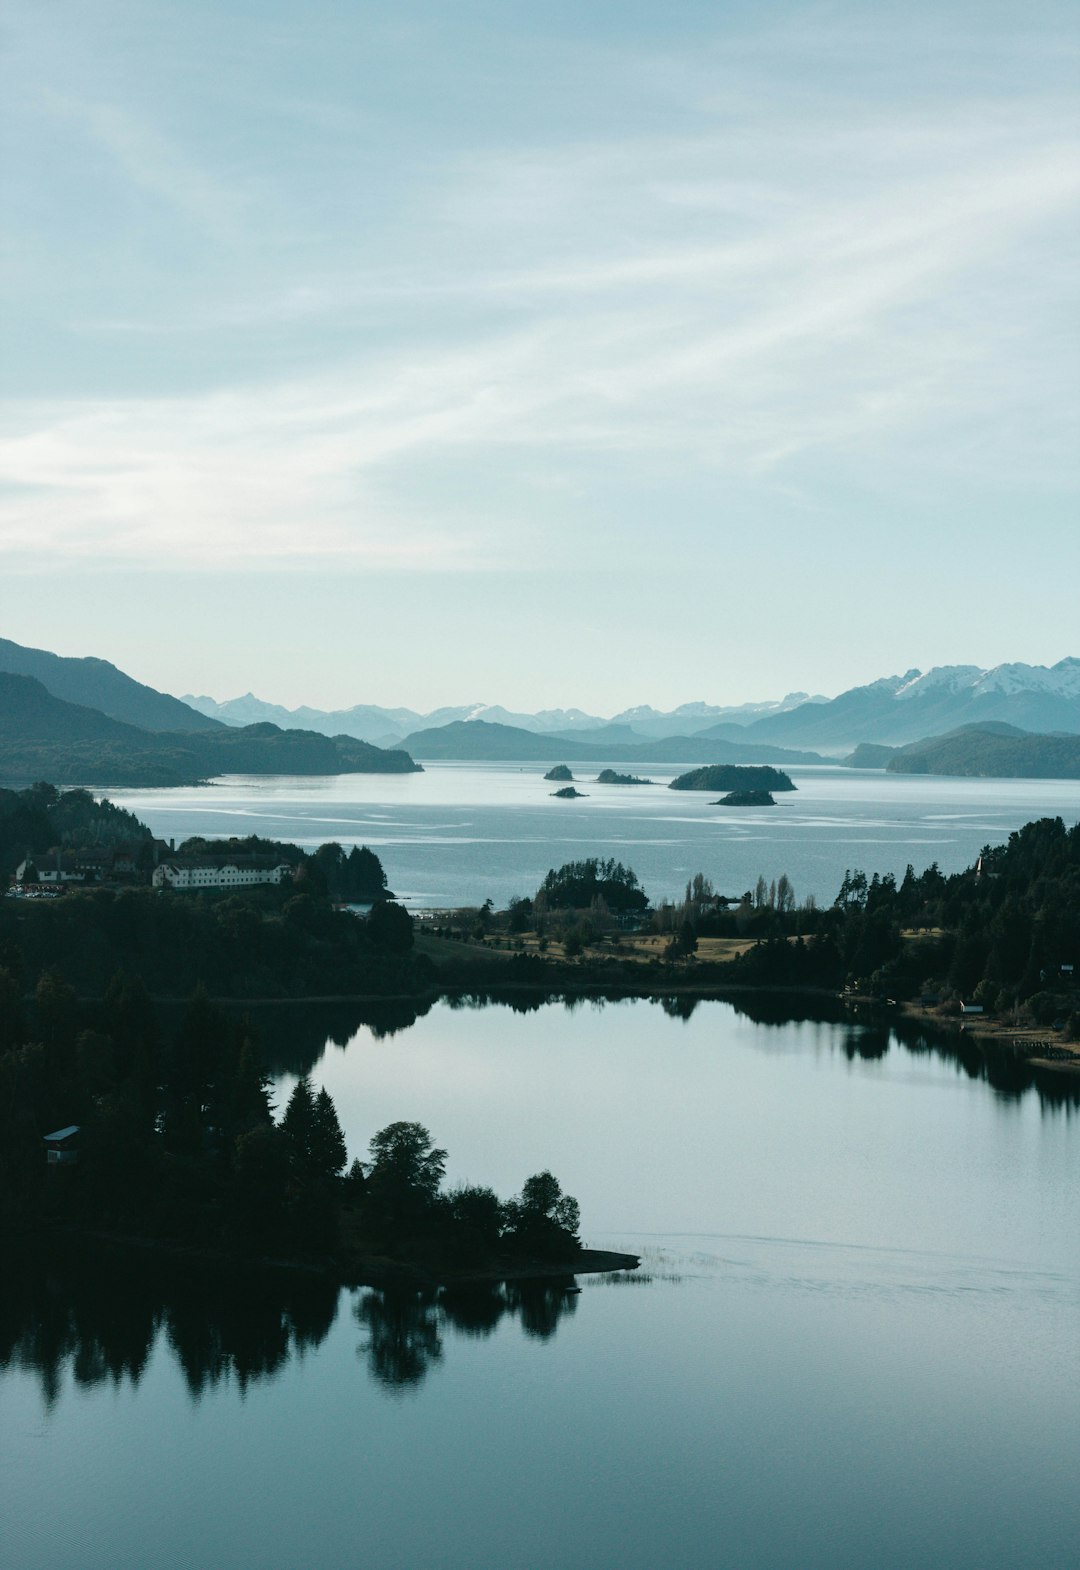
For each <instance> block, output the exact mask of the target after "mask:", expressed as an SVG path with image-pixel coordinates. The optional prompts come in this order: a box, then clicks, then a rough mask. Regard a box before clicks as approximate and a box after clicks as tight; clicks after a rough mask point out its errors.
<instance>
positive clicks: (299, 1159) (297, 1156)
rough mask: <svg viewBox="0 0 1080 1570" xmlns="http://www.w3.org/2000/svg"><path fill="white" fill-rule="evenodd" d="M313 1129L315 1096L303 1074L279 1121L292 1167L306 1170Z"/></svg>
mask: <svg viewBox="0 0 1080 1570" xmlns="http://www.w3.org/2000/svg"><path fill="white" fill-rule="evenodd" d="M314 1129H315V1094H314V1092H313V1090H312V1088H311V1080H310V1079H309V1078H308V1076H307V1075H306V1074H305V1075H304V1077H303V1079H298V1080H297V1082H296V1084H295V1085H294V1087H293V1093H292V1095H291V1096H290V1097H289V1104H288V1106H287V1107H286V1108H285V1116H284V1117H283V1118H282V1120H281V1131H282V1133H283V1134H284V1135H285V1138H286V1139H287V1140H288V1142H289V1152H290V1154H291V1156H292V1160H293V1164H294V1166H297V1167H299V1168H301V1170H306V1169H307V1167H308V1166H309V1164H310V1161H311V1138H312V1134H313V1132H314Z"/></svg>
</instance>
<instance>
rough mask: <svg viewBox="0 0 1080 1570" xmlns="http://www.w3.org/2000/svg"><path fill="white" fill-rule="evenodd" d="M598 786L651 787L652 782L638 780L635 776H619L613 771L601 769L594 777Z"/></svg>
mask: <svg viewBox="0 0 1080 1570" xmlns="http://www.w3.org/2000/svg"><path fill="white" fill-rule="evenodd" d="M596 783H597V784H598V785H651V784H652V780H643V779H639V778H638V776H637V775H636V774H619V773H618V772H617V771H616V770H615V769H601V771H600V773H599V774H598V775H597V776H596Z"/></svg>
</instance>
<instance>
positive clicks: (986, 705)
mask: <svg viewBox="0 0 1080 1570" xmlns="http://www.w3.org/2000/svg"><path fill="white" fill-rule="evenodd" d="M987 720H1002V721H1004V722H1005V723H1006V724H1009V725H1017V726H1019V727H1020V728H1021V729H1022V730H1028V731H1038V732H1042V733H1045V732H1048V731H1066V732H1069V733H1071V734H1077V733H1080V660H1078V659H1073V658H1069V659H1064V660H1060V661H1059V662H1058V663H1057V664H1056V665H1050V666H1047V665H1023V664H1011V665H995V666H993V667H992V668H991V669H988V670H987V669H983V668H982V667H980V666H977V665H938V666H935V667H934V668H933V669H932V670H928V671H925V672H923V671H919V670H909V671H906V672H905V673H904V675H902V676H883V677H881V678H880V679H879V680H878V681H874V682H870V683H869V684H868V685H866V686H863V687H852V688H850V689H849V690H848V691H847V692H842V693H841V694H840V695H839V697H837V698H833V699H832V700H831V702H828V703H823V704H801V705H800V706H799V707H798V708H795V709H791V710H789V711H788V712H787V713H785V714H776V715H768V716H766V717H765V718H763V719H761V720H757V721H755V722H754V723H753V724H751V725H749V726H747V727H744V728H742V729H740V730H739V731H734V730H733V729H732V728H731V727H730V726H727V725H720V726H716V727H714V728H712V729H710V730H709V731H706V732H704V733H703V734H705V735H709V736H717V737H727V738H728V739H731V738H732V737H733V736H738V737H739V738H740V739H742V740H749V739H753V740H756V741H771V742H776V743H777V744H778V745H780V746H787V747H813V748H815V749H817V750H818V751H824V752H837V753H839V752H843V751H846V750H848V749H850V748H852V747H856V746H858V744H859V743H860V742H864V741H866V742H884V743H887V744H889V745H891V746H901V745H903V744H905V743H906V742H910V741H921V740H922V739H923V738H924V737H927V736H940V735H943V734H944V733H945V732H946V731H950V730H955V729H956V727H957V726H958V725H976V724H979V723H982V722H985V721H987Z"/></svg>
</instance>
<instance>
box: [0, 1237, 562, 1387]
mask: <svg viewBox="0 0 1080 1570" xmlns="http://www.w3.org/2000/svg"><path fill="white" fill-rule="evenodd" d="M8 1263H9V1265H10V1267H11V1268H10V1269H9V1270H8V1271H7V1272H6V1281H5V1284H4V1288H3V1290H2V1292H0V1368H13V1369H30V1370H33V1371H34V1372H35V1373H36V1374H37V1376H38V1379H39V1381H40V1386H41V1393H42V1397H43V1400H44V1402H45V1405H46V1407H48V1408H52V1407H54V1406H55V1405H56V1404H57V1402H58V1401H59V1400H60V1397H61V1395H62V1392H63V1389H64V1386H65V1383H66V1382H67V1380H68V1379H70V1381H71V1382H72V1383H73V1384H74V1386H75V1387H76V1388H77V1389H80V1390H89V1389H92V1388H94V1387H95V1386H100V1385H110V1384H111V1385H113V1386H121V1385H124V1384H128V1385H131V1386H132V1387H137V1386H138V1385H139V1384H140V1382H141V1380H142V1379H143V1376H144V1375H145V1373H146V1370H147V1367H148V1365H149V1363H150V1358H151V1354H152V1353H153V1351H154V1350H155V1348H156V1347H158V1346H164V1347H167V1348H168V1350H169V1352H170V1353H171V1354H172V1356H173V1358H175V1360H176V1363H177V1364H178V1365H179V1367H180V1368H181V1369H182V1370H183V1375H184V1379H185V1382H186V1384H187V1387H188V1390H189V1391H190V1393H191V1396H192V1399H193V1400H198V1399H199V1398H200V1397H201V1396H202V1395H203V1394H204V1392H205V1391H207V1390H208V1389H213V1388H214V1387H215V1386H218V1385H221V1384H225V1383H231V1384H233V1385H234V1386H235V1387H236V1388H238V1389H239V1391H240V1393H241V1394H243V1393H244V1392H245V1391H246V1390H247V1389H248V1387H249V1386H250V1385H251V1384H253V1383H255V1382H260V1381H266V1380H272V1379H273V1378H275V1377H276V1376H277V1375H278V1374H279V1373H280V1372H281V1371H282V1370H283V1369H284V1368H285V1366H286V1365H287V1364H288V1362H289V1360H290V1359H291V1358H292V1357H294V1356H295V1355H296V1354H298V1353H303V1352H305V1351H307V1350H309V1349H313V1348H315V1347H318V1346H320V1345H321V1344H322V1343H323V1342H324V1341H325V1340H326V1337H327V1335H328V1334H329V1332H330V1330H331V1328H332V1326H333V1324H334V1322H335V1320H336V1318H337V1313H338V1304H339V1300H340V1289H339V1287H338V1286H337V1284H336V1283H335V1282H333V1281H331V1280H328V1279H327V1278H325V1277H322V1276H319V1275H316V1274H309V1273H307V1272H304V1271H292V1270H254V1269H246V1270H244V1271H243V1272H241V1271H239V1270H232V1269H223V1268H220V1267H216V1268H212V1267H210V1266H209V1265H203V1264H194V1263H192V1262H190V1261H188V1262H184V1263H180V1262H177V1261H176V1260H173V1259H163V1258H157V1257H155V1256H153V1255H149V1254H146V1255H144V1254H142V1253H140V1254H138V1255H132V1254H128V1253H120V1252H117V1253H115V1254H114V1253H112V1252H111V1251H110V1252H109V1253H108V1254H107V1255H104V1256H103V1255H102V1254H100V1253H91V1252H89V1251H83V1250H75V1251H72V1252H69V1253H68V1254H67V1256H66V1257H65V1258H64V1259H63V1260H56V1259H47V1258H44V1257H43V1256H42V1255H41V1254H40V1253H38V1252H37V1251H31V1252H27V1253H26V1254H19V1255H17V1256H11V1257H9V1261H8ZM576 1294H577V1288H576V1286H575V1283H574V1279H573V1277H572V1276H566V1277H562V1276H560V1277H552V1278H546V1279H544V1280H540V1281H514V1282H506V1283H495V1282H490V1283H488V1282H485V1283H475V1284H473V1283H470V1284H468V1285H459V1286H455V1287H444V1288H440V1289H432V1290H426V1291H421V1290H417V1289H408V1288H401V1287H399V1288H395V1289H386V1290H375V1289H362V1290H361V1291H360V1292H359V1293H358V1295H357V1297H356V1302H355V1305H354V1310H353V1311H354V1313H355V1316H356V1319H357V1320H358V1322H359V1323H360V1324H361V1325H362V1326H363V1328H364V1331H365V1337H364V1340H363V1341H362V1342H361V1344H360V1348H359V1350H360V1352H361V1354H362V1356H363V1358H364V1360H365V1362H366V1364H367V1369H368V1372H369V1373H370V1375H371V1377H372V1379H373V1380H374V1381H375V1382H376V1384H377V1385H379V1386H380V1387H381V1388H382V1389H384V1390H387V1391H392V1392H401V1391H404V1390H408V1389H410V1388H416V1387H417V1386H419V1385H420V1384H421V1383H422V1381H423V1379H424V1377H425V1375H426V1374H427V1373H428V1371H429V1370H430V1369H431V1367H432V1366H433V1365H434V1364H436V1363H438V1362H439V1361H440V1360H441V1359H442V1357H443V1354H444V1341H445V1338H446V1334H447V1332H448V1331H449V1332H451V1334H456V1335H460V1336H465V1337H469V1338H483V1337H487V1336H490V1335H491V1334H492V1333H493V1332H494V1331H495V1330H496V1329H497V1328H498V1326H499V1325H500V1324H502V1323H503V1322H504V1321H511V1320H514V1319H516V1320H517V1322H518V1323H519V1325H520V1327H521V1330H522V1331H523V1333H524V1334H525V1335H527V1336H530V1337H534V1338H538V1339H540V1340H547V1339H549V1338H550V1337H551V1336H553V1335H554V1334H555V1331H556V1329H557V1327H558V1325H559V1322H560V1320H562V1319H563V1318H564V1316H566V1315H567V1314H571V1313H573V1312H574V1309H575V1308H576V1307H577V1303H578V1297H577V1295H576Z"/></svg>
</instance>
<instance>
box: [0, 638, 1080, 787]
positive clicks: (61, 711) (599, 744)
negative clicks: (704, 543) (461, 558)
mask: <svg viewBox="0 0 1080 1570" xmlns="http://www.w3.org/2000/svg"><path fill="white" fill-rule="evenodd" d="M192 705H199V706H201V708H200V707H194V706H192ZM1078 737H1080V659H1076V658H1069V659H1063V660H1061V661H1059V662H1058V664H1056V665H1053V666H1043V665H1024V664H1009V665H999V666H996V667H994V668H993V669H991V670H984V669H982V668H980V667H978V666H974V665H953V666H939V667H936V668H935V669H933V670H930V671H928V672H926V673H925V674H923V673H920V672H918V671H907V672H905V674H904V675H902V676H889V677H883V678H882V679H880V680H878V681H874V682H870V683H868V684H867V685H866V686H861V687H852V688H850V689H849V690H848V691H847V692H843V693H841V694H840V695H839V697H837V698H832V699H828V698H823V697H820V696H817V697H809V696H807V694H805V693H802V692H795V693H789V694H788V695H787V697H785V698H783V699H780V700H778V701H769V702H755V703H745V704H739V705H728V706H721V705H712V704H708V703H705V702H694V703H686V704H682V705H680V706H679V707H678V708H676V709H672V710H670V711H661V710H657V709H654V708H652V707H650V706H649V705H641V706H639V707H636V708H632V709H626V710H623V711H622V712H621V713H620V714H616V715H613V716H612V717H611V718H610V719H604V718H603V717H601V716H598V715H590V714H588V713H586V712H585V711H584V710H581V709H572V708H571V709H547V710H542V711H540V712H538V713H536V714H522V713H512V712H510V711H508V710H506V709H503V708H500V707H494V706H490V705H484V704H469V705H462V706H459V707H448V708H443V709H438V710H435V711H434V712H432V713H430V714H428V715H419V714H417V713H416V712H415V711H414V710H411V709H407V708H396V709H393V708H383V707H380V706H378V705H374V704H359V705H356V706H355V707H353V708H351V709H345V710H335V711H329V712H328V711H324V710H318V709H314V708H300V709H295V710H288V709H285V708H283V707H280V706H278V705H275V704H269V703H264V702H262V701H261V700H260V699H257V698H255V697H253V696H252V695H251V694H248V695H247V696H246V697H244V698H240V699H234V700H231V701H229V702H225V703H218V702H216V701H215V700H213V699H210V698H195V699H190V700H181V699H179V698H175V697H171V696H169V695H168V694H166V693H160V692H156V691H155V690H154V689H153V688H152V687H149V686H147V685H145V684H144V683H142V682H138V681H136V680H134V679H133V678H132V677H130V676H128V675H126V674H125V673H124V672H123V671H120V670H118V669H117V668H116V667H115V666H114V665H111V664H109V662H108V661H106V660H100V659H93V658H86V659H69V658H62V657H60V656H58V655H55V654H52V653H49V652H48V651H46V650H42V649H29V648H24V647H22V646H21V645H19V644H16V643H13V642H11V641H10V640H7V639H0V769H2V770H3V772H5V773H6V774H7V775H10V776H15V775H18V776H19V777H23V776H25V777H28V778H53V779H55V780H58V781H69V782H70V781H78V782H79V783H84V784H87V783H109V784H121V783H136V782H137V781H142V782H144V783H147V784H149V783H154V784H163V783H173V782H176V783H179V782H180V781H181V780H183V781H187V780H190V779H192V778H202V777H207V776H208V775H214V774H219V773H247V772H253V773H273V772H278V773H280V772H289V773H335V772H351V771H356V770H359V771H364V772H379V773H382V772H400V771H402V770H410V769H413V768H414V767H415V764H414V762H413V760H414V759H419V760H424V759H429V760H454V761H476V762H483V761H488V760H506V761H529V760H531V761H535V762H537V763H540V762H543V763H546V764H548V765H550V764H552V763H558V762H564V761H579V762H583V761H585V760H593V761H596V762H598V763H621V764H634V763H654V764H664V763H673V764H691V765H693V764H697V765H703V764H743V765H755V764H756V765H760V764H778V765H782V766H783V765H795V764H812V763H818V762H823V761H829V760H838V761H839V760H843V761H847V759H848V757H849V755H851V754H852V753H855V752H857V755H856V756H855V757H853V758H852V759H851V761H852V762H853V763H854V764H855V766H856V767H860V766H861V767H878V768H885V767H889V768H890V769H891V770H892V771H893V772H900V771H904V772H907V771H908V770H909V769H910V770H911V771H912V772H924V771H928V772H934V773H972V774H997V775H1001V774H1017V775H1026V776H1028V777H1031V776H1033V775H1047V776H1050V775H1053V776H1056V777H1059V778H1070V777H1075V771H1076V762H1075V757H1076V747H1075V745H1058V744H1057V742H1058V741H1060V740H1062V739H1063V738H1064V739H1065V740H1068V741H1070V742H1073V743H1075V741H1076V739H1077V738H1078ZM931 742H933V743H934V744H935V745H934V746H932V747H928V746H923V744H929V743H931ZM913 743H919V744H920V748H914V747H913V746H912V744H913ZM939 743H941V744H940V745H938V744H939ZM946 743H947V744H946ZM897 748H901V749H906V751H905V752H904V754H903V755H901V756H895V755H894V749H897ZM386 749H389V750H386Z"/></svg>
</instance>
